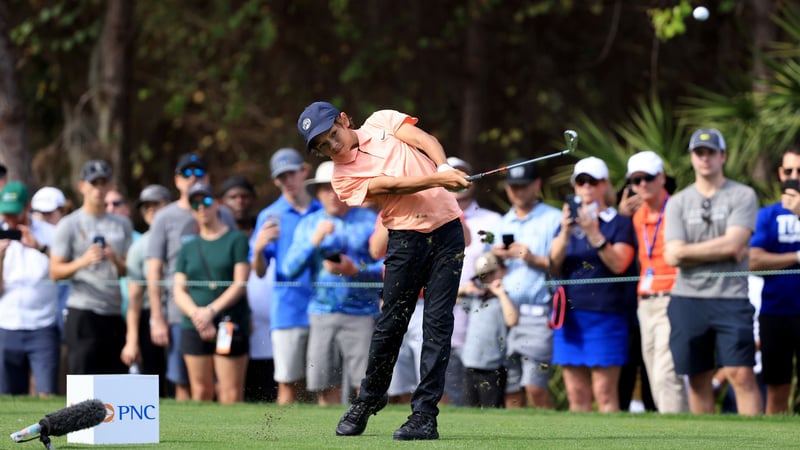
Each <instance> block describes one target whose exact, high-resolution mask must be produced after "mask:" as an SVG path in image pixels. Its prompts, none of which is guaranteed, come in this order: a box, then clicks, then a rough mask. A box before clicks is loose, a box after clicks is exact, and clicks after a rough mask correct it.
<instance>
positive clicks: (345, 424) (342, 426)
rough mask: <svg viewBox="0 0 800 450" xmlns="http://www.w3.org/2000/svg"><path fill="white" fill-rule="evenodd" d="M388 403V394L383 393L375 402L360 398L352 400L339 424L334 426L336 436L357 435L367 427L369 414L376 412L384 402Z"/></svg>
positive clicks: (384, 404) (383, 405)
mask: <svg viewBox="0 0 800 450" xmlns="http://www.w3.org/2000/svg"><path fill="white" fill-rule="evenodd" d="M387 403H389V396H387V395H384V396H383V397H381V398H380V399H379V400H378V401H376V402H374V403H373V402H367V401H364V400H361V399H358V398H357V399H355V400H353V404H352V405H350V408H348V409H347V411H346V412H345V413H344V416H342V420H340V421H339V425H337V426H336V435H337V436H358V435H360V434H361V433H363V432H364V430H365V429H366V428H367V420H369V416H372V415H375V414H378V411H380V410H382V409H383V408H384V407H385V406H386V404H387Z"/></svg>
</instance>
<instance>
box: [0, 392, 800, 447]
mask: <svg viewBox="0 0 800 450" xmlns="http://www.w3.org/2000/svg"><path fill="white" fill-rule="evenodd" d="M64 406H65V399H64V398H63V397H60V398H54V399H50V400H39V399H31V398H20V397H0V424H2V430H0V431H2V434H3V436H0V448H3V449H5V448H18V449H20V450H23V449H25V448H29V449H36V448H43V447H42V445H41V444H40V443H39V442H38V440H36V441H32V442H27V443H22V444H15V443H14V442H13V441H12V440H11V439H10V438H9V437H8V436H9V434H11V433H13V432H15V431H17V430H19V429H21V428H24V427H26V426H28V425H30V424H32V423H36V422H38V421H39V420H40V419H41V418H42V416H44V414H46V413H49V412H53V411H56V410H58V409H61V408H63V407H64ZM344 409H345V408H344V406H342V407H335V408H319V407H316V406H312V405H300V406H291V407H278V406H275V405H272V404H269V405H267V404H240V405H232V406H224V405H218V404H213V403H206V404H203V403H176V402H174V401H171V400H167V401H162V402H161V411H160V413H161V423H160V427H161V443H160V444H152V445H136V446H130V445H129V446H122V445H103V446H100V447H98V448H103V449H105V448H109V449H113V448H131V447H133V448H137V449H149V448H153V449H159V450H167V449H235V450H240V449H256V448H257V449H264V448H293V449H296V448H314V449H322V448H370V449H374V450H376V449H382V448H385V447H421V446H424V447H425V448H470V449H473V448H491V449H496V448H510V449H512V448H513V449H521V448H560V449H563V448H581V449H584V448H703V449H711V448H719V449H738V448H797V447H798V446H800V419H799V418H798V417H796V416H794V417H756V418H745V417H738V416H702V417H693V416H688V415H680V416H659V415H655V414H637V415H631V414H627V413H623V414H617V415H601V414H571V413H566V412H550V411H530V410H508V411H506V410H491V411H488V410H487V411H481V410H476V409H466V408H453V407H443V408H442V413H441V415H440V416H439V434H440V435H441V439H440V440H439V441H433V442H394V441H393V440H392V432H393V431H394V430H395V429H396V428H397V427H398V426H400V424H402V423H403V422H404V421H405V418H406V416H407V415H408V414H409V408H408V407H407V406H389V407H387V408H386V409H385V410H383V411H381V412H380V413H379V414H378V415H377V416H373V417H372V418H371V419H370V422H369V426H368V427H367V431H366V432H365V433H364V435H363V436H360V437H352V438H344V437H337V436H335V435H334V428H335V427H336V423H337V422H338V420H339V417H340V416H341V415H342V413H343V412H344ZM52 440H53V444H54V445H55V446H56V448H57V449H87V448H94V447H97V446H92V445H86V444H68V443H67V439H66V437H53V438H52Z"/></svg>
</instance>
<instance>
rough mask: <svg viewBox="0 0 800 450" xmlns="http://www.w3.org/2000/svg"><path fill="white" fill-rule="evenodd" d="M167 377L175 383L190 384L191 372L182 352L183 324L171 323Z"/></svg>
mask: <svg viewBox="0 0 800 450" xmlns="http://www.w3.org/2000/svg"><path fill="white" fill-rule="evenodd" d="M167 379H168V380H169V381H171V382H173V383H175V384H182V385H186V386H188V385H189V372H187V371H186V362H184V361H183V352H181V324H179V323H176V324H170V325H169V348H168V349H167Z"/></svg>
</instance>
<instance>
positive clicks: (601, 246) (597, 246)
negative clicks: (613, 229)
mask: <svg viewBox="0 0 800 450" xmlns="http://www.w3.org/2000/svg"><path fill="white" fill-rule="evenodd" d="M606 245H608V239H606V238H603V240H602V241H601V242H600V243H599V244H597V245H595V246H594V249H595V250H597V251H598V252H599V251H600V250H602V249H603V248H605V246H606Z"/></svg>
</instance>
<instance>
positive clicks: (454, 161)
mask: <svg viewBox="0 0 800 450" xmlns="http://www.w3.org/2000/svg"><path fill="white" fill-rule="evenodd" d="M447 164H449V165H450V167H452V168H454V169H464V170H463V171H464V172H466V173H472V166H471V165H470V164H469V163H468V162H466V161H464V160H463V159H461V158H457V157H455V156H449V157H448V158H447Z"/></svg>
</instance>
